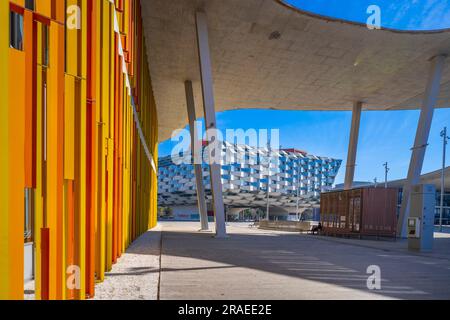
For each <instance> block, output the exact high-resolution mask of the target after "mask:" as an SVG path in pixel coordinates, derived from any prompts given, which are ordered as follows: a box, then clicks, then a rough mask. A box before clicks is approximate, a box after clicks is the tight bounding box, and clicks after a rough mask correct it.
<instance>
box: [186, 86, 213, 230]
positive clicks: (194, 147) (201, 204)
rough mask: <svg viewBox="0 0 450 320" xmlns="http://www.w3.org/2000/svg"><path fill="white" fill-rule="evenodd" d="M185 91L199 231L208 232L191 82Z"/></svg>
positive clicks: (200, 153)
mask: <svg viewBox="0 0 450 320" xmlns="http://www.w3.org/2000/svg"><path fill="white" fill-rule="evenodd" d="M184 85H185V89H186V105H187V111H188V118H189V128H190V131H191V153H192V161H193V163H194V168H195V180H196V186H197V202H198V209H199V211H200V224H201V231H208V230H209V225H208V209H207V206H206V196H205V186H204V185H203V168H202V161H203V157H202V149H201V144H200V148H199V147H198V143H197V142H198V140H199V139H198V133H197V128H196V126H195V120H196V119H197V117H196V115H195V101H194V92H193V90H192V82H191V81H189V80H188V81H186V82H185V84H184Z"/></svg>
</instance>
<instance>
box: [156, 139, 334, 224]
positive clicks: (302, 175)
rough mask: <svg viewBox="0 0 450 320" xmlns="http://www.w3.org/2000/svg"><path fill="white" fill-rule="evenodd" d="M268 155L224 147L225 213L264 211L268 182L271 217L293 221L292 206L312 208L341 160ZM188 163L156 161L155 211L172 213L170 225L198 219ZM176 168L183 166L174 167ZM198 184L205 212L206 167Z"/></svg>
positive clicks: (328, 186)
mask: <svg viewBox="0 0 450 320" xmlns="http://www.w3.org/2000/svg"><path fill="white" fill-rule="evenodd" d="M227 154H228V155H230V154H233V155H234V156H235V160H234V161H231V162H229V161H227V159H228V158H226V155H227ZM270 155H271V156H270V157H269V150H268V149H266V148H254V147H251V146H247V145H233V144H230V143H228V142H224V143H223V149H222V162H221V165H222V171H221V173H222V186H223V195H224V204H225V206H226V207H227V209H229V210H228V212H230V211H233V210H232V209H239V208H241V209H246V208H251V209H257V208H260V209H263V210H266V209H265V208H266V207H267V201H268V200H267V199H268V195H267V185H268V180H269V188H270V189H269V203H270V208H271V209H270V211H271V213H272V214H273V215H278V216H279V215H286V216H288V215H289V214H291V215H292V214H293V215H296V213H297V202H298V204H299V209H300V210H301V211H304V210H305V209H308V208H317V207H318V206H319V201H320V193H321V192H324V191H328V190H330V189H332V186H333V184H334V181H335V178H336V175H337V174H338V171H339V169H340V167H341V164H342V161H341V160H337V159H332V158H328V157H318V156H314V155H310V154H308V153H307V152H304V151H300V150H295V149H284V150H274V151H272V152H271V153H270ZM190 159H191V155H190V153H186V154H180V155H179V156H178V157H176V158H172V157H170V156H169V157H164V158H161V159H160V160H159V169H158V170H159V174H158V186H159V187H158V203H159V206H160V207H167V208H171V209H172V214H173V216H174V218H175V219H180V220H198V219H199V212H198V210H197V191H196V182H195V172H194V166H193V165H192V164H189V163H191V160H190ZM269 159H270V161H269ZM179 160H182V161H179ZM180 162H183V163H184V164H181V165H177V164H175V163H180ZM269 163H270V170H268V168H269ZM268 175H269V176H270V178H269V179H268ZM203 180H204V185H205V191H206V197H207V203H208V206H209V204H210V202H211V200H212V194H211V184H210V178H209V165H207V164H203ZM230 209H231V210H230ZM234 211H236V210H234Z"/></svg>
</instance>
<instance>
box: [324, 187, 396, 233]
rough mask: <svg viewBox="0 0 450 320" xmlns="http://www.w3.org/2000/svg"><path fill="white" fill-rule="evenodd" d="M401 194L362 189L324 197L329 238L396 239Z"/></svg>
mask: <svg viewBox="0 0 450 320" xmlns="http://www.w3.org/2000/svg"><path fill="white" fill-rule="evenodd" d="M398 194H399V190H398V189H394V188H388V189H385V188H358V189H353V190H344V191H333V192H327V193H322V195H321V212H320V213H321V218H320V220H321V223H322V226H323V232H324V233H325V234H326V235H359V236H364V235H372V236H392V237H395V235H396V230H397V205H398Z"/></svg>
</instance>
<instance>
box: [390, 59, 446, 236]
mask: <svg viewBox="0 0 450 320" xmlns="http://www.w3.org/2000/svg"><path fill="white" fill-rule="evenodd" d="M445 58H446V56H444V55H439V56H436V57H434V58H433V59H432V60H431V70H430V75H429V77H428V83H427V88H426V91H425V99H424V102H423V105H422V109H421V112H420V118H419V124H418V126H417V132H416V139H415V142H414V147H413V148H412V155H411V161H410V164H409V170H408V178H407V180H406V183H405V185H404V186H403V199H402V207H401V209H400V216H399V220H398V226H397V234H398V236H399V237H403V238H404V237H406V236H407V234H406V233H407V230H406V229H407V221H408V217H409V206H410V199H411V187H412V186H414V185H416V184H419V183H420V175H421V173H422V166H423V160H424V158H425V152H426V149H427V146H428V138H429V136H430V129H431V123H432V120H433V114H434V107H435V106H436V103H437V100H438V97H439V92H440V87H441V79H442V71H443V69H444V65H445Z"/></svg>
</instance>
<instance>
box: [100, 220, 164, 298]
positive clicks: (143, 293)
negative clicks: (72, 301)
mask: <svg viewBox="0 0 450 320" xmlns="http://www.w3.org/2000/svg"><path fill="white" fill-rule="evenodd" d="M160 244H161V226H160V225H159V226H157V227H156V228H155V229H153V230H151V231H149V232H147V233H145V234H144V235H143V236H141V237H140V238H139V239H137V240H136V241H135V242H134V243H133V244H132V245H131V246H130V247H129V248H128V250H127V252H126V253H125V254H124V255H122V257H121V258H120V259H119V261H118V262H117V264H115V265H114V266H113V269H112V271H111V272H108V273H107V274H106V278H105V281H104V282H102V283H99V284H98V285H97V286H96V288H95V300H157V299H158V285H159V276H160V257H161V245H160Z"/></svg>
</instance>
